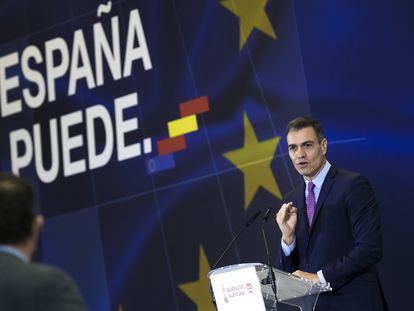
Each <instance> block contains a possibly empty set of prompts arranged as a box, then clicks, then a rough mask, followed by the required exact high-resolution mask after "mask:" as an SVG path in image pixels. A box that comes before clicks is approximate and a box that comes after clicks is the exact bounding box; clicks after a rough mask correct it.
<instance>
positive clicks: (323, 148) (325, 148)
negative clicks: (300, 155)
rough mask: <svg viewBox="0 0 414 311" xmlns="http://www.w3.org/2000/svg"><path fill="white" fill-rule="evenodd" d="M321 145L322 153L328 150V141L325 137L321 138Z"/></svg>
mask: <svg viewBox="0 0 414 311" xmlns="http://www.w3.org/2000/svg"><path fill="white" fill-rule="evenodd" d="M321 145H322V151H323V154H326V152H327V151H328V141H327V140H326V138H324V139H322V142H321Z"/></svg>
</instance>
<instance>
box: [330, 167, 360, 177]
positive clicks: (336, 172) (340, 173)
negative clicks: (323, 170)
mask: <svg viewBox="0 0 414 311" xmlns="http://www.w3.org/2000/svg"><path fill="white" fill-rule="evenodd" d="M330 173H331V174H332V176H334V177H337V178H340V179H344V180H348V181H352V180H357V179H367V178H366V177H365V176H363V175H361V174H360V173H358V172H354V171H349V170H345V169H342V168H338V167H336V166H334V165H332V167H331V172H330Z"/></svg>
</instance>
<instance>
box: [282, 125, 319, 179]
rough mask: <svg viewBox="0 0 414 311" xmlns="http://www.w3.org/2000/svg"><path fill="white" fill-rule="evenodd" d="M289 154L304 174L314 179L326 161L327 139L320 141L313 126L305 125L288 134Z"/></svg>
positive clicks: (300, 172) (296, 166)
mask: <svg viewBox="0 0 414 311" xmlns="http://www.w3.org/2000/svg"><path fill="white" fill-rule="evenodd" d="M287 143H288V149H289V156H290V159H291V160H292V162H293V165H294V166H295V168H296V170H297V171H298V172H299V174H301V175H302V176H304V177H306V178H308V179H313V178H314V177H315V176H316V175H317V174H318V173H319V172H320V170H321V169H322V167H323V166H324V165H325V162H326V157H325V154H326V150H327V141H326V139H325V138H324V139H323V140H322V141H321V143H319V142H318V138H317V136H316V133H315V130H314V129H313V127H305V128H303V129H301V130H299V131H290V132H289V133H288V134H287Z"/></svg>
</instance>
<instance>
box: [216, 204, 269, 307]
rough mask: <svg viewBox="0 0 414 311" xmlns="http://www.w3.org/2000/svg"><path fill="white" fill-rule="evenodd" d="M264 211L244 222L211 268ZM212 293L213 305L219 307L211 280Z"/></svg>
mask: <svg viewBox="0 0 414 311" xmlns="http://www.w3.org/2000/svg"><path fill="white" fill-rule="evenodd" d="M261 212H262V211H257V212H256V213H255V214H254V215H253V216H252V217H250V219H249V220H248V221H247V222H246V223H245V224H244V227H242V228H241V229H240V231H239V232H237V234H236V235H235V236H234V237H233V239H231V241H230V243H229V244H228V245H227V247H226V249H225V250H224V251H223V252H222V253H221V255H220V257H219V259H217V261H216V263H215V264H214V266H213V268H211V270H214V269H215V268H216V267H217V265H218V263H219V262H220V260H221V258H223V256H224V255H225V254H226V253H227V251H228V250H229V248H230V246H232V245H233V243H234V242H235V241H236V240H237V238H238V237H239V235H240V234H242V232H243V231H244V230H246V228H247V227H248V226H250V225H251V224H252V223H253V222H254V221H255V220H256V219H257V217H259V215H260V213H261ZM210 295H211V300H212V302H213V305H214V306H215V307H216V309H217V305H216V298H215V297H214V293H213V288H212V286H211V282H210Z"/></svg>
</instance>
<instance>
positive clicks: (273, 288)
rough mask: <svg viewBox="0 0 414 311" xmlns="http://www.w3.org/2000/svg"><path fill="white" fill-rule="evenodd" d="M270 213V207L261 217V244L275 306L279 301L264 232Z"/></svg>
mask: <svg viewBox="0 0 414 311" xmlns="http://www.w3.org/2000/svg"><path fill="white" fill-rule="evenodd" d="M271 211H272V207H268V208H267V209H266V213H265V215H264V216H263V221H262V235H263V242H264V245H265V250H266V257H267V265H268V267H269V276H268V277H267V282H266V283H267V284H269V277H270V284H271V285H272V290H273V293H274V294H275V301H276V306H277V305H278V303H279V300H278V299H277V295H276V280H275V274H274V273H273V267H272V265H271V263H270V255H269V248H268V246H267V239H266V234H265V231H264V224H265V223H266V221H267V219H268V218H269V215H270V212H271Z"/></svg>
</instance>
